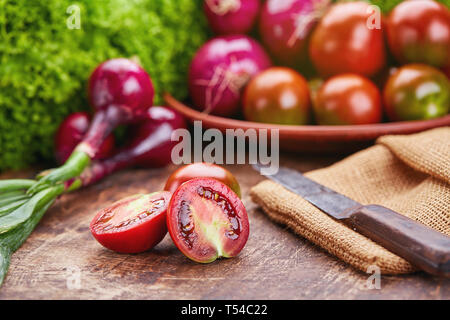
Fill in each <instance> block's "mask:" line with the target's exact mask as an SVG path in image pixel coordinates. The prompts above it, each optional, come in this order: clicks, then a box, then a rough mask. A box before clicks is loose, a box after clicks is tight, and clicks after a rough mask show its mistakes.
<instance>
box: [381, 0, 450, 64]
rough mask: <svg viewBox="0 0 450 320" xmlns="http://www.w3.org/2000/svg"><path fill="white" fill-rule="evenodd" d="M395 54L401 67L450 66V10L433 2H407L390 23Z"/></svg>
mask: <svg viewBox="0 0 450 320" xmlns="http://www.w3.org/2000/svg"><path fill="white" fill-rule="evenodd" d="M386 26H387V39H388V43H389V47H390V49H391V52H392V53H393V54H394V56H395V58H396V59H397V60H398V61H399V62H401V63H425V64H429V65H432V66H434V67H437V68H440V67H445V66H450V10H449V9H448V8H447V7H445V6H444V5H442V4H440V3H438V2H435V1H429V0H414V1H404V2H401V3H400V4H398V5H397V6H396V7H395V8H394V9H393V10H392V11H391V13H390V14H389V17H388V19H387V25H386Z"/></svg>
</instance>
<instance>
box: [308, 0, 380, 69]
mask: <svg viewBox="0 0 450 320" xmlns="http://www.w3.org/2000/svg"><path fill="white" fill-rule="evenodd" d="M373 15H374V13H373V12H372V11H371V8H370V5H369V4H368V3H366V2H362V1H357V2H344V3H338V4H335V5H333V6H332V7H331V8H330V10H329V11H328V12H327V13H326V14H325V16H324V17H323V18H322V20H321V21H320V22H319V24H318V26H317V27H316V29H315V30H314V32H313V34H312V37H311V41H310V45H309V54H310V57H311V60H312V61H313V63H314V65H315V67H316V68H317V70H318V71H319V72H320V74H321V75H322V76H325V77H328V76H333V75H337V74H340V73H347V72H351V73H358V74H361V75H365V76H372V75H374V74H376V73H377V72H378V71H380V70H381V69H382V68H383V66H384V65H385V61H386V53H385V45H384V37H383V30H382V23H380V25H379V28H372V27H373V26H372V24H371V23H372V16H373ZM368 26H370V27H371V28H369V27H368Z"/></svg>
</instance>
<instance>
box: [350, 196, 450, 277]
mask: <svg viewBox="0 0 450 320" xmlns="http://www.w3.org/2000/svg"><path fill="white" fill-rule="evenodd" d="M343 221H344V222H345V223H346V224H348V225H350V226H351V227H353V228H355V229H356V230H357V231H358V232H360V233H362V234H363V235H365V236H367V237H368V238H370V239H372V240H373V241H375V242H377V243H379V244H380V245H382V246H383V247H385V248H386V249H388V250H389V251H391V252H393V253H395V254H397V255H398V256H400V257H402V258H404V259H405V260H407V261H408V262H410V263H411V264H412V265H414V266H416V267H417V268H419V269H421V270H423V271H426V272H428V273H430V274H433V275H437V276H443V277H449V276H450V237H448V236H446V235H444V234H443V233H440V232H438V231H436V230H433V229H431V228H429V227H427V226H425V225H423V224H421V223H419V222H416V221H414V220H412V219H410V218H408V217H405V216H403V215H401V214H399V213H397V212H395V211H392V210H390V209H388V208H385V207H382V206H378V205H368V206H364V207H360V208H357V209H355V210H353V211H352V212H351V213H350V216H349V217H348V218H346V219H344V220H343Z"/></svg>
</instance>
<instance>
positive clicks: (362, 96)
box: [314, 73, 383, 125]
mask: <svg viewBox="0 0 450 320" xmlns="http://www.w3.org/2000/svg"><path fill="white" fill-rule="evenodd" d="M314 113H315V117H316V120H317V122H318V123H319V124H321V125H356V124H371V123H378V122H381V120H382V116H383V107H382V98H381V93H380V90H378V88H377V87H376V86H375V84H374V83H372V81H370V80H369V79H367V78H365V77H362V76H360V75H357V74H351V73H349V74H342V75H338V76H334V77H332V78H330V79H328V80H327V81H326V82H325V83H324V84H323V85H322V87H321V88H320V89H319V91H318V92H317V94H316V97H315V99H314Z"/></svg>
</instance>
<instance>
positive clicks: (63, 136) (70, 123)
mask: <svg viewBox="0 0 450 320" xmlns="http://www.w3.org/2000/svg"><path fill="white" fill-rule="evenodd" d="M90 118H91V117H90V115H89V114H88V113H87V112H76V113H72V114H71V115H69V116H68V117H67V118H66V119H65V120H64V121H63V122H62V123H61V125H60V126H59V128H58V131H57V132H56V135H55V158H56V161H58V163H60V164H62V163H64V162H65V161H66V160H67V159H68V158H69V156H70V155H71V154H72V152H73V150H74V149H75V147H76V146H77V145H78V144H79V143H80V142H81V141H82V140H83V137H84V135H85V134H86V132H87V130H88V128H89V123H90V122H91V119H90ZM114 145H115V139H114V135H112V134H111V135H109V136H108V137H107V138H106V140H105V141H104V142H103V144H102V145H101V147H100V150H99V151H98V153H97V155H96V157H95V158H94V159H105V158H108V157H109V156H111V154H112V153H113V151H114Z"/></svg>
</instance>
